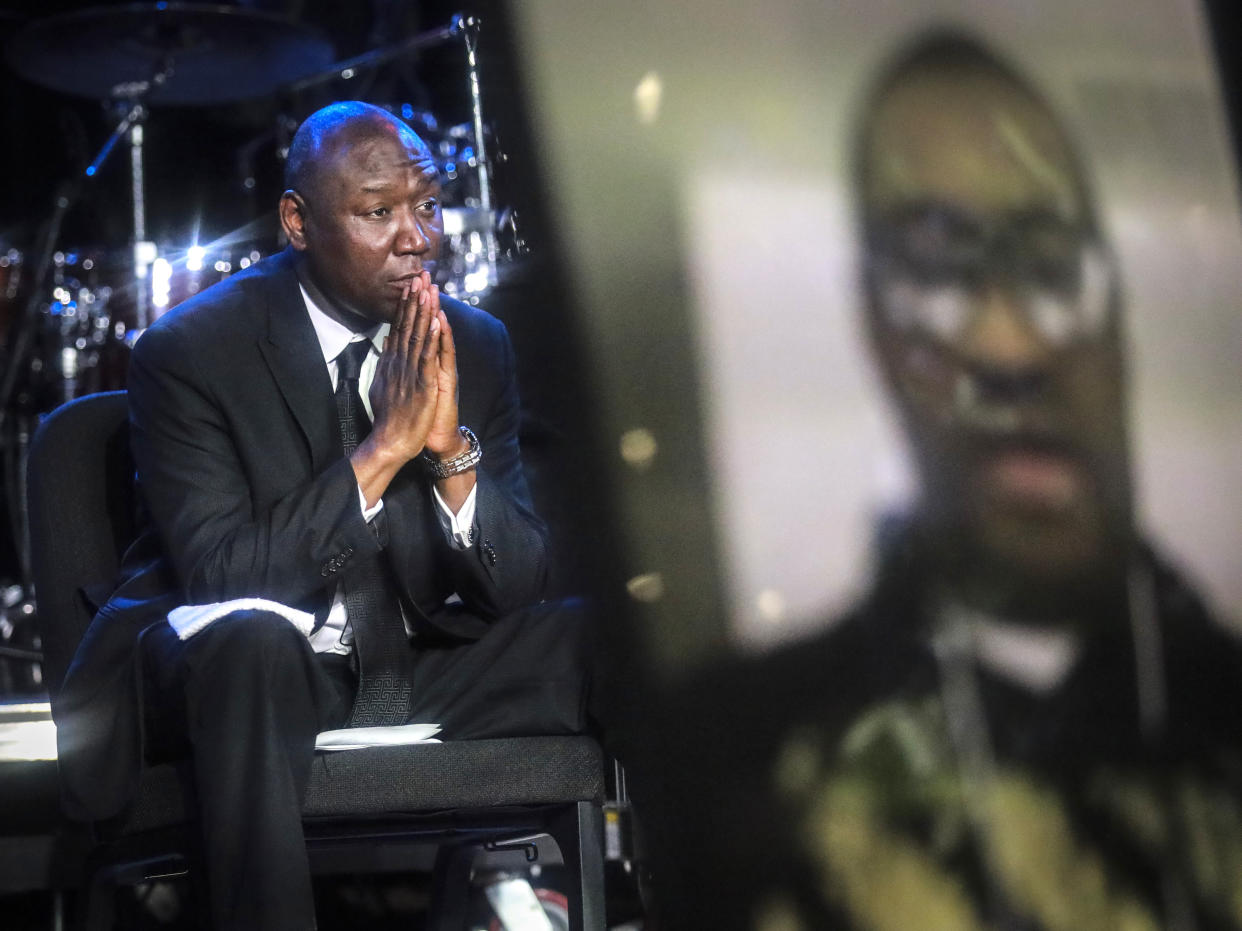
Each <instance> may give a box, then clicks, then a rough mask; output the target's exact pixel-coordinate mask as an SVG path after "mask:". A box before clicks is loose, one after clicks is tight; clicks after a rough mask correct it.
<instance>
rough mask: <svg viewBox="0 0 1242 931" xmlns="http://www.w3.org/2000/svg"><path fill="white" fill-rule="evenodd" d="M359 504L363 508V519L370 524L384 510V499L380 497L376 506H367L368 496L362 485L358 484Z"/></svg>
mask: <svg viewBox="0 0 1242 931" xmlns="http://www.w3.org/2000/svg"><path fill="white" fill-rule="evenodd" d="M358 506H359V507H360V508H362V519H363V520H365V521H366V522H367V523H368V524H369V523H371V521H373V520H375V515H376V514H378V513H379V512H380V511H382V510H384V499H383V498H380V499H379V500H378V501H376V502H375V506H374V507H367V496H366V495H364V494H363V493H362V486H361V485H359V486H358Z"/></svg>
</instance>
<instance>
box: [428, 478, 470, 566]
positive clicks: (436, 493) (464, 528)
mask: <svg viewBox="0 0 1242 931" xmlns="http://www.w3.org/2000/svg"><path fill="white" fill-rule="evenodd" d="M478 490H479V483H478V482H475V483H474V487H473V488H471V489H470V494H468V495H466V500H465V501H464V502H462V506H461V510H459V511H458V512H457V513H456V514H454V513H453V509H452V508H450V507H449V506H448V504H447V503H446V502H445V500H444V499H443V498H442V497H440V489H438V488H436V486H435V485H432V486H431V494H432V497H434V498H435V499H436V510H437V512H438V513H439V517H440V526H441V527H443V528H444V532H445V533H447V534H448V536H449V542H451V543H452V544H453V547H454V549H459V550H468V549H470V544H472V543H473V542H474V539H473V536H472V534H471V530H472V528H473V527H474V502H475V493H476V492H477V491H478Z"/></svg>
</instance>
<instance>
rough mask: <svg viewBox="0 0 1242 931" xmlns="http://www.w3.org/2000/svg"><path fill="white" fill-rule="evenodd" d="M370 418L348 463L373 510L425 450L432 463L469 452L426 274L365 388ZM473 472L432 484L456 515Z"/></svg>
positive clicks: (449, 345) (406, 298)
mask: <svg viewBox="0 0 1242 931" xmlns="http://www.w3.org/2000/svg"><path fill="white" fill-rule="evenodd" d="M370 401H371V410H372V412H373V413H374V421H373V425H372V428H371V433H370V435H369V436H368V437H367V438H366V439H365V440H363V442H362V443H361V444H360V445H359V446H358V448H357V449H356V450H354V452H353V454H352V455H351V456H350V462H351V464H352V465H353V467H354V474H355V475H356V476H357V478H358V486H359V487H360V488H361V489H362V493H363V496H364V497H365V498H366V500H367V506H368V507H373V506H374V505H375V503H376V502H377V501H379V499H380V498H381V497H382V496H383V494H384V492H385V490H387V488H388V485H389V483H390V482H391V481H392V479H393V477H394V476H395V475H396V474H397V472H398V471H400V469H401V468H402V466H404V465H405V464H406V463H407V462H409V461H410V460H411V459H413V458H415V457H416V456H418V455H419V454H420V453H422V452H423V450H424V449H425V450H426V451H427V452H428V453H430V454H431V455H433V456H435V457H436V458H437V459H447V458H451V457H453V456H456V455H458V454H459V453H463V452H465V451H466V449H467V447H468V444H467V443H466V440H465V439H464V438H463V437H462V435H461V433H460V432H459V431H458V429H457V428H458V423H457V351H456V349H455V347H454V345H453V331H452V329H451V328H450V327H449V322H448V318H447V317H445V315H444V311H442V310H441V309H440V289H439V288H438V287H437V286H436V285H433V284H432V283H431V275H430V274H429V273H428V272H427V271H423V272H422V273H421V274H420V275H419V276H418V277H417V278H414V279H413V280H412V281H411V282H410V284H409V286H408V287H407V288H406V290H405V292H404V293H403V294H402V296H401V299H400V303H399V305H398V307H397V315H396V317H395V319H394V320H393V324H392V329H391V330H390V331H389V333H388V337H387V339H386V340H385V341H384V351H383V352H382V353H380V357H379V361H378V362H377V363H376V366H375V377H374V379H373V380H372V382H371V390H370ZM474 482H475V476H474V471H473V470H471V471H468V472H462V473H459V474H458V475H454V476H452V477H450V478H446V479H440V480H439V481H437V482H436V489H437V490H438V491H439V492H440V497H442V498H443V499H444V502H445V504H447V505H448V506H449V507H450V508H451V509H452V510H453V511H454V513H456V512H457V511H458V510H460V508H461V506H462V504H464V503H465V500H466V498H467V496H468V495H469V494H470V490H471V489H472V488H473V487H474Z"/></svg>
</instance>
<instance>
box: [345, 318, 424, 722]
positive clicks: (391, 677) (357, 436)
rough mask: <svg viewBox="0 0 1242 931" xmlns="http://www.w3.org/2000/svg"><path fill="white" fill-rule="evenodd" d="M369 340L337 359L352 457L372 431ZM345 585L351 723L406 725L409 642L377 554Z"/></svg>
mask: <svg viewBox="0 0 1242 931" xmlns="http://www.w3.org/2000/svg"><path fill="white" fill-rule="evenodd" d="M370 347H371V344H370V343H369V342H368V341H365V340H363V341H361V342H353V343H350V344H349V345H348V346H346V347H345V349H344V351H343V352H341V354H340V355H339V356H337V357H336V365H337V378H336V413H337V419H338V421H339V422H340V425H341V445H342V446H343V447H344V449H345V455H346V456H348V455H349V454H350V453H352V452H353V451H354V450H355V449H357V448H358V444H359V443H361V442H362V441H363V440H364V439H366V437H367V434H368V433H370V432H371V422H370V420H368V419H367V413H366V410H365V409H364V408H363V406H362V396H361V395H360V394H359V393H358V373H359V371H360V370H361V369H362V360H363V359H365V358H366V356H367V352H368V351H369V350H370ZM342 584H343V585H344V586H345V615H346V617H347V619H348V627H349V628H350V629H351V630H352V632H353V637H354V651H355V655H356V656H357V659H358V692H357V694H356V695H355V697H354V711H353V715H352V716H351V717H350V720H349V726H350V727H374V726H376V725H381V724H404V723H405V722H406V719H407V717H408V716H409V709H410V691H411V689H410V644H409V640H408V639H407V637H406V633H405V623H404V622H403V621H402V620H401V607H400V602H399V601H398V600H397V592H396V587H395V586H394V585H393V583H392V581H391V579H390V578H389V576H388V572H387V570H386V569H385V567H384V565H383V564H382V562H381V560H380V556H379V555H378V554H377V555H376V556H375V557H374V558H372V559H367V560H364V561H362V562H360V563H358V564H356V565H354V566H352V567H351V568H350V570H349V572H348V573H347V574H346V575H345V577H344V581H343V583H342Z"/></svg>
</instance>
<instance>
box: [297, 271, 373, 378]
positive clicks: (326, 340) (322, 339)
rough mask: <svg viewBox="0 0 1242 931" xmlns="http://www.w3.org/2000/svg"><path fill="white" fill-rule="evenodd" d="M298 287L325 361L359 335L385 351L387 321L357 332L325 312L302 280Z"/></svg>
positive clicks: (331, 360)
mask: <svg viewBox="0 0 1242 931" xmlns="http://www.w3.org/2000/svg"><path fill="white" fill-rule="evenodd" d="M298 289H299V290H300V291H301V292H302V300H303V301H304V302H305V303H306V312H307V313H308V314H309V315H310V320H311V325H312V326H313V327H314V328H315V336H316V338H317V339H318V340H319V349H320V351H321V352H323V361H324V362H327V363H329V364H331V363H332V362H334V361H335V360H336V357H337V356H339V355H340V354H341V351H342V350H343V349H344V348H345V347H346V346H348V345H349V344H350V343H352V342H353V341H354V340H355V339H357V338H359V337H363V338H366V339H370V341H371V345H372V346H374V347H375V351H376V352H377V353H379V352H382V351H383V349H384V337H386V336H387V335H388V330H389V325H388V324H387V323H377V324H376V325H375V326H374V327H372V328H371V329H370V330H364V331H363V332H362V333H355V332H354V331H353V330H351V329H350V328H349V327H347V326H345V324H343V323H341V322H340V321H339V320H334V319H332V318H331V317H329V316H328V315H327V314H326V313H324V312H323V309H322V308H321V307H320V306H319V305H318V304H316V303H315V301H314V298H312V297H311V296H310V295H309V294H308V293H307V292H306V288H304V287H302V283H301V282H298Z"/></svg>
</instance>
